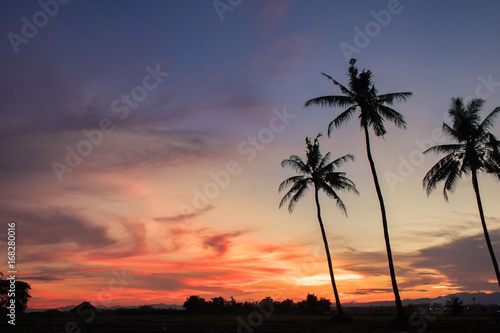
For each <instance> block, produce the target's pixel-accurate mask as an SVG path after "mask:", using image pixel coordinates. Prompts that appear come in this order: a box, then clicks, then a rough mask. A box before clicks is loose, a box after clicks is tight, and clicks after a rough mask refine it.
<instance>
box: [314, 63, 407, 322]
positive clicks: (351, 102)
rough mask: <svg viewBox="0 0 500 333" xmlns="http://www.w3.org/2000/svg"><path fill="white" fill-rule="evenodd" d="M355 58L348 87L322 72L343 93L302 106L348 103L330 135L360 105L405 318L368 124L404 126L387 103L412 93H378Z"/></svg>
mask: <svg viewBox="0 0 500 333" xmlns="http://www.w3.org/2000/svg"><path fill="white" fill-rule="evenodd" d="M355 63H356V59H351V60H350V61H349V64H350V65H351V66H350V67H349V70H348V76H349V85H348V87H345V86H343V85H342V84H340V83H339V82H337V81H336V80H334V79H333V78H332V77H331V76H329V75H327V74H325V73H322V74H323V75H324V76H326V77H327V78H328V79H329V80H331V81H332V82H333V84H334V85H336V86H338V87H339V88H340V91H341V92H342V94H343V95H330V96H321V97H316V98H313V99H310V100H308V101H307V102H306V103H305V105H304V106H305V107H309V106H312V105H319V106H322V107H327V106H330V107H342V108H345V107H347V109H346V110H344V111H343V112H342V113H341V114H340V115H339V116H337V117H336V118H335V119H334V120H333V121H332V122H330V124H329V125H328V136H330V134H331V132H332V130H333V129H334V127H335V128H336V127H339V126H341V125H342V124H344V123H346V122H347V121H348V120H349V119H351V117H352V116H353V115H354V113H355V112H356V111H357V110H358V109H359V116H358V118H359V120H360V126H361V128H362V129H363V131H364V133H365V143H366V155H367V157H368V161H369V163H370V168H371V172H372V176H373V182H374V183H375V190H376V191H377V196H378V200H379V203H380V211H381V214H382V225H383V228H384V238H385V247H386V250H387V258H388V261H389V271H390V274H391V281H392V289H393V290H394V296H395V299H396V308H397V311H398V319H400V320H406V317H407V316H406V313H405V311H404V309H403V304H402V303H401V298H400V297H399V290H398V285H397V282H396V273H395V270H394V263H393V260H392V250H391V243H390V239H389V230H388V226H387V216H386V212H385V204H384V198H383V197H382V190H381V189H380V184H379V181H378V177H377V171H376V169H375V162H374V161H373V158H372V152H371V147H370V135H369V128H372V129H373V131H374V132H375V135H376V136H382V137H383V136H384V135H385V134H386V133H387V130H386V129H385V126H384V123H385V122H386V121H387V120H388V121H391V122H393V123H394V125H396V127H399V128H406V122H405V120H404V117H403V115H402V114H400V113H399V112H397V111H396V110H394V109H392V108H390V107H389V106H388V105H392V104H393V103H394V102H400V101H406V100H407V99H408V97H410V96H411V95H412V93H411V92H398V93H390V94H384V95H379V94H378V90H377V89H376V88H375V85H374V83H373V81H372V75H373V74H372V72H371V71H370V70H366V69H363V71H361V73H359V72H358V69H357V68H356V66H354V65H355Z"/></svg>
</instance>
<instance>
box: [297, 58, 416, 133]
mask: <svg viewBox="0 0 500 333" xmlns="http://www.w3.org/2000/svg"><path fill="white" fill-rule="evenodd" d="M355 63H356V59H351V61H350V65H351V66H350V67H349V70H348V76H349V84H348V87H345V86H344V85H342V84H340V83H339V82H337V81H336V80H334V79H333V78H332V77H331V76H329V75H327V74H325V73H321V74H323V75H324V76H326V77H327V78H328V79H329V80H331V81H332V82H333V84H334V85H336V86H338V87H339V88H340V91H341V92H342V94H343V95H329V96H320V97H316V98H313V99H310V100H308V101H307V102H306V103H305V106H306V107H308V106H311V105H319V106H322V107H326V106H330V107H342V108H345V107H347V109H346V110H344V111H343V112H342V113H341V114H340V115H339V116H338V117H337V118H335V119H334V120H333V121H332V122H330V124H329V125H328V136H330V134H331V131H332V130H333V128H334V127H339V126H341V125H342V124H344V123H345V122H347V121H348V120H349V119H351V117H352V116H353V115H354V113H355V112H356V109H357V108H359V110H360V114H359V120H360V127H362V128H364V127H368V128H369V127H371V128H372V129H373V130H374V132H375V134H376V135H377V136H383V135H385V134H386V133H387V130H386V129H385V126H384V122H385V121H386V120H389V121H391V122H393V123H394V124H395V125H396V126H397V127H400V128H406V122H405V120H404V117H403V115H402V114H400V113H399V112H397V111H396V110H394V109H392V108H390V107H389V106H388V105H392V104H393V103H394V102H401V101H406V100H407V99H408V98H409V97H410V96H411V95H412V93H411V92H397V93H390V94H383V95H379V94H378V90H377V89H376V88H375V84H374V83H373V81H372V76H373V74H372V72H371V71H370V70H366V69H363V70H362V71H361V73H359V71H358V69H357V68H356V67H355V66H354V64H355Z"/></svg>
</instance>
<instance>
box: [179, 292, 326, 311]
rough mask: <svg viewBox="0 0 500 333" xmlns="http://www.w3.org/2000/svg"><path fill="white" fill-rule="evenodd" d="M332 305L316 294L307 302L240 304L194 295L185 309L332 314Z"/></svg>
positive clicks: (232, 300)
mask: <svg viewBox="0 0 500 333" xmlns="http://www.w3.org/2000/svg"><path fill="white" fill-rule="evenodd" d="M330 305H331V301H330V300H329V299H326V298H323V297H320V298H318V296H316V295H314V294H307V297H306V299H305V300H302V301H298V302H295V301H294V300H292V299H285V300H283V301H275V300H273V299H272V298H271V297H266V298H264V299H262V300H260V301H253V302H251V301H244V302H238V301H236V300H235V299H234V298H233V297H231V298H230V299H229V300H226V299H224V298H223V297H220V296H219V297H214V298H212V299H211V300H205V299H204V298H203V297H200V296H197V295H193V296H190V297H188V298H187V299H186V301H185V302H184V305H183V307H184V309H185V310H186V312H187V313H190V314H215V313H249V312H252V311H256V310H258V309H259V308H262V307H266V308H267V309H270V310H271V311H272V313H287V314H325V313H328V312H330Z"/></svg>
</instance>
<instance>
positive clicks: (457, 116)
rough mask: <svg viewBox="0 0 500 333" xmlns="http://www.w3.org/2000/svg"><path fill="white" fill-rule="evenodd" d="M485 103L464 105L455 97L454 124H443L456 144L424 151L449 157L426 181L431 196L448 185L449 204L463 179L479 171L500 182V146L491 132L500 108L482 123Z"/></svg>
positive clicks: (433, 168)
mask: <svg viewBox="0 0 500 333" xmlns="http://www.w3.org/2000/svg"><path fill="white" fill-rule="evenodd" d="M483 104H484V101H483V100H481V99H473V100H471V101H470V102H469V103H467V105H464V102H463V100H462V98H460V97H457V98H452V102H451V107H450V109H449V110H448V114H449V115H450V117H451V120H452V121H453V124H452V126H450V125H448V124H446V123H443V133H444V134H445V135H447V136H448V137H449V138H450V139H451V141H452V142H454V143H452V144H443V145H436V146H433V147H430V148H429V149H427V150H426V151H424V154H427V153H431V152H432V153H445V154H446V156H444V157H443V158H442V159H441V160H439V161H438V162H437V163H436V164H435V165H434V166H433V167H432V168H431V169H430V170H429V172H427V174H426V176H425V178H424V180H423V186H424V188H425V189H426V191H427V195H430V193H431V192H432V191H433V190H434V189H436V187H437V185H438V184H439V183H440V182H444V190H443V195H444V198H445V199H446V201H448V193H452V192H453V191H454V190H455V188H456V186H457V184H458V182H459V180H460V179H461V178H462V176H463V175H471V173H472V172H476V171H481V172H486V173H491V174H493V175H494V176H496V177H497V178H498V179H500V154H499V147H500V145H499V142H498V140H497V138H496V137H495V136H494V135H493V134H491V133H490V131H489V130H490V129H491V127H492V126H493V124H494V119H495V117H496V116H497V115H498V113H499V112H500V107H497V108H495V109H494V110H493V111H492V112H491V113H490V114H489V115H488V116H487V117H486V118H484V120H483V121H481V118H480V116H479V112H480V111H481V107H482V106H483Z"/></svg>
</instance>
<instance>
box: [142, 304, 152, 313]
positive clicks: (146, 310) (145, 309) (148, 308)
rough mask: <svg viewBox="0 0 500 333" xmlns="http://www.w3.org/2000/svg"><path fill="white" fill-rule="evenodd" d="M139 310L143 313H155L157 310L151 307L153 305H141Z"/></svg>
mask: <svg viewBox="0 0 500 333" xmlns="http://www.w3.org/2000/svg"><path fill="white" fill-rule="evenodd" d="M138 310H139V312H143V313H151V312H155V309H154V308H153V305H151V304H143V305H140V306H139V308H138Z"/></svg>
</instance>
